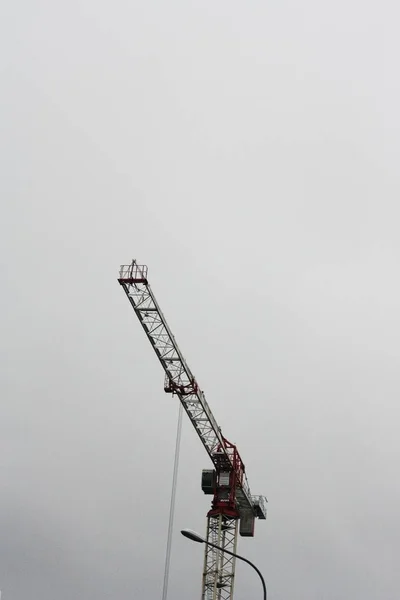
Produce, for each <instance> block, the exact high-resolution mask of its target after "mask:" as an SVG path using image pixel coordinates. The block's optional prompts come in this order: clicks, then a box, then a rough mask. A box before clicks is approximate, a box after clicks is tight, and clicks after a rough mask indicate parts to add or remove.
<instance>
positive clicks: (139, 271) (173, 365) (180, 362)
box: [119, 261, 253, 510]
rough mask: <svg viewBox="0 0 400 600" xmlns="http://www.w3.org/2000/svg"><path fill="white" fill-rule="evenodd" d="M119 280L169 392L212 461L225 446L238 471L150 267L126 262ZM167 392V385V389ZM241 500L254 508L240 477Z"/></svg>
mask: <svg viewBox="0 0 400 600" xmlns="http://www.w3.org/2000/svg"><path fill="white" fill-rule="evenodd" d="M119 283H120V284H121V286H122V287H123V289H124V291H125V293H126V295H127V297H128V299H129V301H130V303H131V305H132V308H133V310H134V311H135V313H136V315H137V317H138V319H139V321H140V323H141V325H142V327H143V329H144V331H145V333H146V335H147V337H148V339H149V341H150V343H151V345H152V346H153V348H154V350H155V353H156V355H157V357H158V359H159V361H160V363H161V365H162V367H163V369H164V371H165V374H166V381H167V383H166V386H168V391H173V393H176V394H177V396H178V397H179V400H180V402H181V403H182V405H183V407H184V409H185V411H186V413H187V415H188V417H189V419H190V420H191V422H192V424H193V426H194V428H195V430H196V431H197V434H198V436H199V437H200V439H201V441H202V443H203V445H204V447H205V449H206V451H207V452H208V454H209V456H210V458H211V460H212V461H213V462H214V463H215V458H214V455H215V453H216V450H217V448H218V447H219V448H222V449H223V451H224V453H225V455H226V457H227V459H228V461H229V463H230V464H231V467H232V469H233V470H234V471H235V472H236V469H235V466H234V463H233V458H232V454H231V452H230V450H229V448H227V447H226V444H225V440H224V438H223V436H222V434H221V429H220V427H219V426H218V424H217V421H216V419H215V418H214V415H213V414H212V412H211V409H210V407H209V405H208V403H207V400H206V398H205V395H204V392H203V391H202V390H201V389H200V388H199V386H198V384H197V382H196V380H195V378H194V376H193V374H192V372H191V370H190V368H189V366H188V364H187V363H186V361H185V359H184V357H183V355H182V353H181V351H180V349H179V347H178V345H177V343H176V342H175V338H174V336H173V334H172V332H171V330H170V329H169V327H168V324H167V322H166V320H165V317H164V315H163V314H162V311H161V309H160V307H159V305H158V303H157V301H156V299H155V296H154V294H153V292H152V290H151V287H150V285H149V283H148V281H147V268H146V267H144V266H139V265H137V264H136V262H135V261H133V262H132V264H131V265H123V266H122V267H121V270H120V277H119ZM165 389H166V391H167V387H166V388H165ZM237 503H238V506H239V508H243V509H250V510H253V502H252V497H251V493H250V489H249V486H248V483H247V479H246V477H245V476H244V477H243V478H242V481H239V480H238V488H237Z"/></svg>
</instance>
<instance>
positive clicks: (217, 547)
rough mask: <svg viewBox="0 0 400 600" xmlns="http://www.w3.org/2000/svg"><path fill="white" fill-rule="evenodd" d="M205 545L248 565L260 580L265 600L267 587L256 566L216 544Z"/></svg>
mask: <svg viewBox="0 0 400 600" xmlns="http://www.w3.org/2000/svg"><path fill="white" fill-rule="evenodd" d="M205 543H206V544H207V546H211V547H212V548H216V549H217V550H222V551H223V552H224V553H225V554H229V555H230V556H234V557H235V558H238V559H239V560H242V561H243V562H245V563H247V564H248V565H250V566H251V567H253V569H254V570H255V571H256V572H257V573H258V576H259V578H260V579H261V583H262V586H263V591H264V600H267V586H266V585H265V580H264V577H263V576H262V573H261V571H260V570H259V569H257V567H256V565H254V564H253V563H252V562H251V561H250V560H248V559H247V558H244V556H240V555H239V554H235V552H230V550H224V548H221V547H220V546H217V545H216V544H212V543H211V542H205Z"/></svg>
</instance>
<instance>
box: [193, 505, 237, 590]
mask: <svg viewBox="0 0 400 600" xmlns="http://www.w3.org/2000/svg"><path fill="white" fill-rule="evenodd" d="M237 537H238V520H237V519H232V518H229V517H226V516H225V515H222V514H219V515H216V516H209V517H208V518H207V541H208V542H211V543H212V544H214V545H216V546H219V547H221V548H223V549H224V550H228V551H229V552H233V553H236V546H237ZM234 578H235V558H234V557H233V556H230V555H229V554H225V553H224V552H221V551H220V550H217V549H216V548H213V547H212V546H208V545H206V547H205V552H204V571H203V585H202V596H201V598H202V600H231V598H233V586H234Z"/></svg>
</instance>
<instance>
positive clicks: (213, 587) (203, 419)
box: [118, 260, 267, 600]
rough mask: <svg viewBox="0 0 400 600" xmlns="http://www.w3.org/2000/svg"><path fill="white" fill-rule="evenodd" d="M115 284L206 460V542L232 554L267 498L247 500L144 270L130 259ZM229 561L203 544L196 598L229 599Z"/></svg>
mask: <svg viewBox="0 0 400 600" xmlns="http://www.w3.org/2000/svg"><path fill="white" fill-rule="evenodd" d="M118 282H119V283H120V285H121V286H122V288H123V290H124V291H125V293H126V296H127V297H128V300H129V302H130V303H131V305H132V308H133V310H134V311H135V313H136V315H137V317H138V319H139V321H140V323H141V325H142V327H143V329H144V331H145V333H146V335H147V338H148V339H149V341H150V343H151V345H152V347H153V349H154V351H155V353H156V355H157V358H158V359H159V361H160V363H161V365H162V367H163V369H164V373H165V382H164V391H165V392H167V393H169V394H174V395H176V396H177V397H178V398H179V401H180V402H181V403H182V406H183V408H184V410H185V411H186V413H187V415H188V417H189V419H190V421H191V423H192V425H193V427H194V428H195V430H196V432H197V434H198V436H199V438H200V440H201V442H202V444H203V446H204V448H205V449H206V451H207V453H208V455H209V457H210V459H211V462H212V464H213V468H212V469H205V470H203V472H202V477H201V487H202V490H203V492H204V493H205V494H210V495H212V496H213V498H212V502H211V508H210V510H209V512H208V514H207V536H206V540H207V541H209V542H211V543H213V544H215V545H217V546H220V547H222V548H223V549H224V550H227V551H230V552H234V553H235V552H236V545H237V539H238V532H239V533H240V535H241V536H246V537H253V536H254V523H255V519H256V518H258V519H266V517H267V507H266V504H267V500H266V498H265V497H264V496H253V495H252V494H251V492H250V487H249V484H248V481H247V477H246V471H245V466H244V463H243V461H242V459H241V456H240V454H239V452H238V449H237V447H236V446H235V444H232V443H231V442H229V441H228V440H227V439H226V438H225V437H224V436H223V435H222V432H221V428H220V427H219V425H218V423H217V421H216V420H215V417H214V415H213V413H212V412H211V409H210V407H209V405H208V403H207V400H206V398H205V395H204V392H203V391H202V389H201V388H200V386H199V385H198V383H197V381H196V379H195V377H194V375H193V373H192V371H191V370H190V368H189V366H188V364H187V363H186V360H185V359H184V357H183V355H182V352H181V351H180V349H179V346H178V345H177V343H176V341H175V338H174V336H173V334H172V332H171V330H170V328H169V326H168V324H167V321H166V320H165V317H164V315H163V313H162V311H161V309H160V306H159V304H158V303H157V300H156V298H155V296H154V294H153V291H152V290H151V288H150V285H149V282H148V279H147V266H145V265H139V264H137V262H136V260H133V261H132V262H131V264H129V265H121V268H120V272H119V278H118ZM234 576H235V558H234V557H232V556H230V555H228V554H225V553H224V552H221V551H219V550H217V549H215V548H213V547H211V546H208V545H207V544H206V545H205V557H204V569H203V578H202V595H201V598H202V600H232V598H233V587H234Z"/></svg>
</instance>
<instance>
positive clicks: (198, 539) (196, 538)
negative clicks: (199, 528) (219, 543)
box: [181, 529, 205, 544]
mask: <svg viewBox="0 0 400 600" xmlns="http://www.w3.org/2000/svg"><path fill="white" fill-rule="evenodd" d="M181 534H182V535H184V536H185V537H187V538H188V539H189V540H192V542H199V544H204V542H205V539H204V538H202V537H201V535H199V534H198V533H196V532H195V531H192V529H182V531H181Z"/></svg>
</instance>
